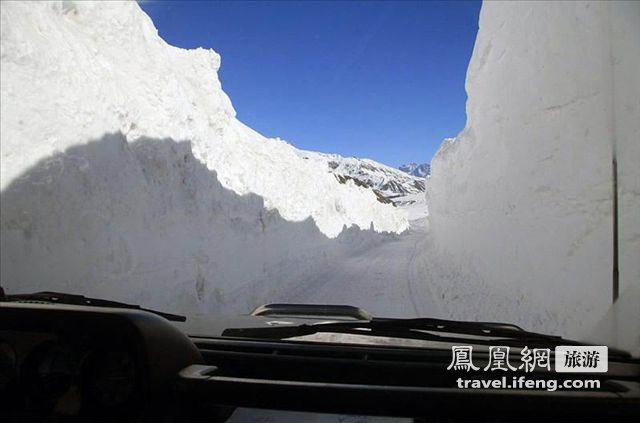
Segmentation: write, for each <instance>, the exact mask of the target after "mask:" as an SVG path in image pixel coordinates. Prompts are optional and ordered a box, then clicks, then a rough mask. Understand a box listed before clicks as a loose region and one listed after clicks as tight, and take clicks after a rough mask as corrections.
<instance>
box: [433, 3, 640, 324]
mask: <svg viewBox="0 0 640 423" xmlns="http://www.w3.org/2000/svg"><path fill="white" fill-rule="evenodd" d="M638 46H640V2H619V3H618V2H553V3H552V2H485V3H484V4H483V6H482V11H481V14H480V21H479V32H478V36H477V39H476V43H475V47H474V51H473V55H472V58H471V62H470V64H469V69H468V72H467V80H466V90H467V93H468V101H467V124H466V127H465V129H464V130H463V131H462V132H461V133H460V134H459V135H458V136H457V137H456V138H455V139H452V140H446V141H445V142H444V143H443V145H442V146H441V148H440V150H439V152H438V153H437V155H436V156H435V158H434V159H433V162H432V166H431V169H432V177H431V182H430V184H429V188H428V194H427V195H428V200H429V205H430V213H431V216H430V226H431V231H432V236H433V237H434V243H435V245H436V248H437V250H438V252H439V257H440V258H441V260H443V263H445V264H446V265H447V266H448V268H449V269H455V273H456V274H457V276H456V277H454V278H452V279H451V280H452V283H454V284H455V283H458V284H459V286H458V289H460V290H463V289H466V290H469V291H471V292H473V290H474V289H475V290H477V291H478V292H480V291H482V292H481V294H482V295H483V297H482V298H489V299H490V300H487V301H488V302H487V303H485V304H480V305H476V306H475V307H476V308H477V309H478V310H479V311H478V313H477V314H478V315H477V316H475V317H479V318H481V317H486V316H485V315H487V316H488V315H489V314H491V315H490V316H489V317H492V318H495V317H500V318H502V319H504V320H512V321H518V322H521V323H523V324H525V325H526V326H528V327H530V328H535V329H542V330H547V331H552V332H557V333H562V334H566V335H572V336H576V335H579V334H580V333H583V332H584V331H587V330H588V329H589V328H590V327H591V326H593V325H594V324H595V323H596V322H597V321H598V320H599V319H600V318H602V316H603V315H604V314H605V313H606V312H607V310H608V309H609V307H610V306H611V304H612V295H613V294H612V290H613V277H612V274H613V267H614V253H613V250H614V249H613V240H614V231H613V213H612V210H613V208H614V201H613V199H614V177H613V164H612V163H613V160H614V157H617V167H618V168H617V195H618V202H619V205H618V207H619V210H618V220H619V240H618V245H619V260H618V262H619V284H620V296H621V299H622V298H624V297H625V295H637V294H635V293H632V291H634V290H635V288H637V287H638V285H639V284H640V167H639V165H638V161H639V159H640V79H639V78H640V48H639V47H638ZM634 285H635V288H634ZM487 291H488V294H487ZM636 292H637V291H636ZM639 300H640V299H639ZM505 304H508V306H505ZM447 305H448V307H449V308H450V309H451V310H452V314H456V313H455V308H456V304H455V302H453V301H452V302H450V303H448V304H447ZM496 308H503V309H504V310H505V313H504V314H502V315H500V316H496V315H495V314H496V313H493V311H492V310H495V309H496Z"/></svg>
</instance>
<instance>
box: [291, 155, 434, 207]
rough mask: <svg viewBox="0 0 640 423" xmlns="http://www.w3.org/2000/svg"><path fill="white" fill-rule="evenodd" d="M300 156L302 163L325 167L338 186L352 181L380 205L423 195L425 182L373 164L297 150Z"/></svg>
mask: <svg viewBox="0 0 640 423" xmlns="http://www.w3.org/2000/svg"><path fill="white" fill-rule="evenodd" d="M299 154H300V156H301V157H302V158H303V159H305V160H308V161H310V162H312V163H314V164H318V165H320V166H323V167H325V168H326V169H327V171H329V172H330V173H333V174H334V175H335V176H336V179H337V180H338V181H339V182H341V183H345V182H346V181H351V180H352V181H353V182H354V183H355V184H356V185H358V186H362V187H366V188H370V189H371V190H373V191H374V192H375V193H376V195H377V196H378V199H379V200H380V201H381V202H383V203H386V202H391V203H394V204H397V203H398V201H397V199H398V198H400V197H404V196H406V195H412V194H419V193H423V192H424V191H425V180H424V178H420V177H416V176H413V175H409V174H407V173H405V172H402V171H400V170H398V169H396V168H393V167H391V166H387V165H384V164H382V163H379V162H376V161H375V160H371V159H361V158H358V157H343V156H341V155H339V154H327V153H318V152H314V151H304V150H299Z"/></svg>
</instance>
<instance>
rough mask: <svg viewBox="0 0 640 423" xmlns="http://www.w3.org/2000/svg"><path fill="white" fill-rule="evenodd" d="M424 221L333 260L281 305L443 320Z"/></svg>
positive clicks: (286, 295) (291, 293)
mask: <svg viewBox="0 0 640 423" xmlns="http://www.w3.org/2000/svg"><path fill="white" fill-rule="evenodd" d="M425 225H426V220H425V219H420V220H415V221H412V222H411V228H410V229H409V230H408V231H405V232H404V233H402V234H400V235H397V236H395V237H393V238H392V239H390V240H389V241H387V242H383V243H378V244H375V245H373V246H371V248H365V249H360V250H358V249H355V250H354V251H352V252H351V253H350V254H349V255H348V256H347V257H343V259H342V260H332V261H331V262H329V263H328V265H327V267H326V269H325V270H324V272H322V273H321V274H318V275H315V276H314V277H313V278H312V279H309V280H305V281H301V283H300V284H299V286H298V287H297V288H296V289H295V290H293V291H290V292H288V293H287V294H285V296H284V297H283V298H281V299H280V300H281V301H283V302H291V303H316V304H321V303H322V304H350V305H355V306H358V307H361V308H363V309H365V310H367V311H369V312H370V313H372V314H373V315H375V316H380V317H416V316H422V317H426V316H429V317H434V316H436V315H438V316H441V315H443V313H444V311H443V309H442V308H441V307H440V306H439V303H438V301H437V298H436V297H434V296H433V293H432V291H431V289H430V288H429V284H427V283H426V281H427V280H430V279H431V278H430V277H429V276H428V274H429V269H428V262H427V257H426V256H425V255H424V254H422V253H421V252H424V251H425V249H426V248H427V244H428V242H429V237H428V236H427V230H426V226H425Z"/></svg>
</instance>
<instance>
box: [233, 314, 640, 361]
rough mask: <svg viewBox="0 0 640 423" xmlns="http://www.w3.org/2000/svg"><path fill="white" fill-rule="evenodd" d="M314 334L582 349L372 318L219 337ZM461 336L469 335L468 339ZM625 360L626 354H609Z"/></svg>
mask: <svg viewBox="0 0 640 423" xmlns="http://www.w3.org/2000/svg"><path fill="white" fill-rule="evenodd" d="M317 333H340V334H352V335H362V336H382V337H391V338H401V339H415V340H422V341H437V342H450V343H451V342H453V343H460V342H467V343H470V344H480V345H489V346H491V345H509V346H517V347H522V346H528V347H547V348H548V347H552V346H559V345H585V344H583V343H581V342H577V341H573V340H569V339H565V338H562V337H560V336H554V335H546V334H542V333H536V332H528V331H526V330H524V329H522V328H520V327H519V326H516V325H513V324H509V323H493V322H466V321H455V320H443V319H431V318H417V319H382V318H373V319H371V320H368V321H357V322H327V323H314V324H302V325H299V326H275V327H258V328H229V329H226V330H225V331H224V332H223V333H222V336H230V337H243V338H263V339H265V338H266V339H287V338H295V337H301V336H306V335H313V334H317ZM460 335H470V336H473V338H467V337H464V336H460ZM612 353H620V355H622V356H625V357H626V356H628V354H627V353H626V352H622V351H611V350H610V355H611V354H612Z"/></svg>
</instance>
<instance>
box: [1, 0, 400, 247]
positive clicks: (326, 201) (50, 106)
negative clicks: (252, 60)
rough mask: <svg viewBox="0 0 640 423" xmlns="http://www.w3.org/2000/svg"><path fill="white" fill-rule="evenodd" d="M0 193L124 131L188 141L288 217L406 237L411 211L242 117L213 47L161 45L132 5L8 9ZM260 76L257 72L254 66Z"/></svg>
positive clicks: (234, 183) (223, 176)
mask: <svg viewBox="0 0 640 423" xmlns="http://www.w3.org/2000/svg"><path fill="white" fill-rule="evenodd" d="M1 11H2V41H1V42H2V75H1V79H0V81H1V99H2V102H1V113H2V126H1V128H0V129H1V137H2V138H1V152H0V153H1V158H2V161H1V165H2V166H1V174H0V188H1V189H2V190H5V189H6V188H7V186H9V184H10V183H11V182H12V181H15V180H16V179H17V178H19V177H20V176H21V175H22V174H23V173H24V172H25V171H27V170H28V169H30V168H31V167H33V166H34V165H36V163H38V161H39V160H41V159H43V158H46V157H50V156H52V155H54V154H56V153H58V152H63V151H65V150H66V149H67V148H69V147H72V146H76V145H81V144H87V143H88V142H89V141H90V140H95V139H99V138H101V137H103V136H104V135H105V134H108V133H115V132H120V133H122V134H123V135H124V137H125V139H126V141H127V142H128V143H132V142H135V141H136V140H139V139H141V138H142V137H147V138H153V139H164V138H170V139H172V140H175V141H190V142H191V149H192V151H193V155H194V156H195V158H196V159H197V160H198V161H200V162H201V163H203V164H205V165H206V167H207V168H208V169H210V170H215V171H216V173H217V177H218V179H219V180H220V182H221V183H222V185H223V186H224V187H226V188H229V189H231V190H233V191H234V192H236V193H238V194H241V195H242V194H247V193H254V194H258V195H260V196H262V197H263V198H264V202H265V206H266V207H267V208H268V209H270V210H277V211H278V212H279V213H280V215H281V216H282V217H283V218H285V219H287V220H290V221H294V222H300V221H303V220H305V219H306V218H308V217H311V218H313V220H314V221H315V223H316V224H317V225H318V228H320V230H321V232H322V233H324V234H325V235H327V236H329V237H335V236H337V235H338V234H339V233H340V232H341V231H342V229H343V227H344V226H347V227H350V226H352V225H356V226H358V227H359V228H362V229H369V228H370V227H371V226H373V228H374V229H375V230H376V231H390V232H402V231H403V230H405V229H407V227H408V222H407V219H406V217H405V214H404V213H403V212H401V211H399V210H397V209H395V208H394V207H391V206H390V205H389V204H382V203H380V202H379V201H377V197H376V195H375V194H374V193H373V192H372V191H371V190H369V189H366V188H363V187H359V186H357V185H355V184H354V183H352V182H348V183H346V184H340V183H339V182H338V181H337V180H336V178H335V177H334V176H333V175H332V174H330V173H329V172H328V170H327V168H326V165H323V164H322V163H317V162H314V161H308V160H305V159H303V158H302V157H300V155H299V154H298V151H297V150H296V149H295V148H294V147H293V146H292V145H290V144H288V143H286V142H285V141H282V140H280V139H269V138H265V137H263V136H262V135H260V134H258V133H257V132H255V131H253V130H252V129H251V128H249V127H247V126H246V125H244V124H243V123H241V122H240V121H239V120H238V119H236V117H235V111H234V109H233V107H232V105H231V101H230V100H229V98H228V97H227V95H226V94H225V93H224V92H223V91H222V87H221V84H220V81H219V80H218V77H217V71H218V68H219V67H220V56H219V55H218V54H217V53H215V52H214V51H212V50H205V49H201V48H200V49H195V50H184V49H180V48H176V47H172V46H170V45H168V44H167V43H165V42H164V41H163V40H162V39H161V38H160V37H159V36H158V33H157V30H156V28H155V27H154V25H153V23H152V22H151V20H150V19H149V17H148V16H147V15H146V14H145V13H144V12H143V11H142V10H141V9H140V7H139V6H138V5H137V4H136V3H135V2H128V3H121V2H96V3H92V2H83V1H81V2H73V1H64V2H62V1H57V2H2V5H1ZM256 71H258V70H256Z"/></svg>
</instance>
